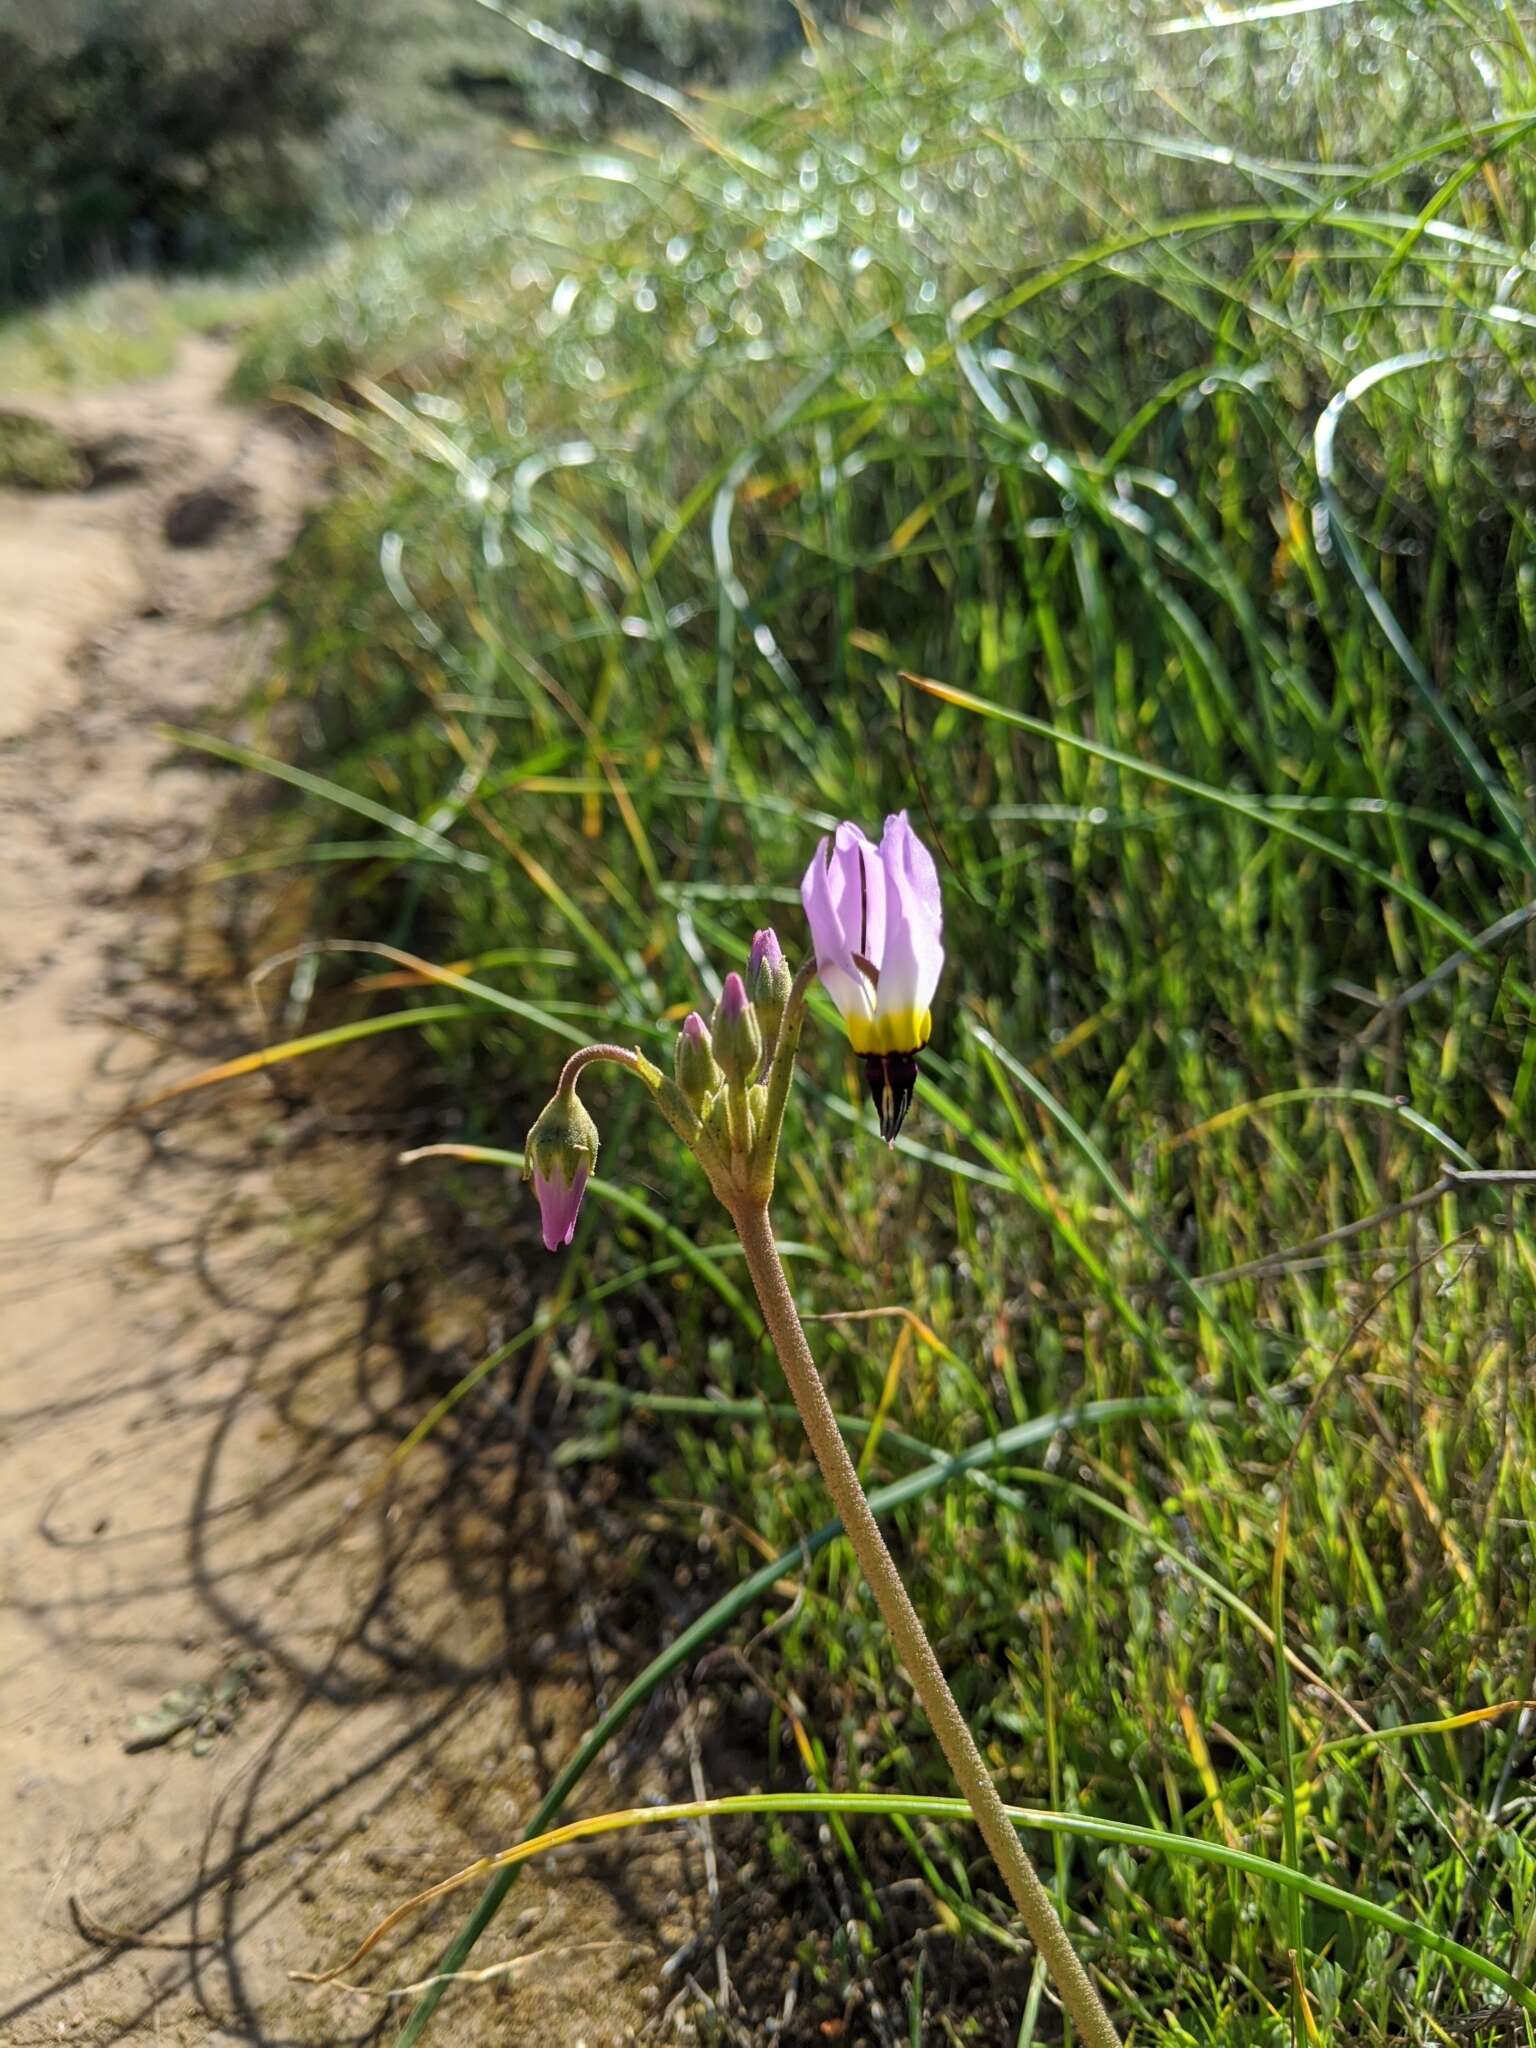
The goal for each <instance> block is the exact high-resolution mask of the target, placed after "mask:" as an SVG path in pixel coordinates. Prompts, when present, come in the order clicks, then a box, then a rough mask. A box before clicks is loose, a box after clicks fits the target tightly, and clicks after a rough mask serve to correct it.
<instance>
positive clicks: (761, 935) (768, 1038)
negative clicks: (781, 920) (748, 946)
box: [747, 925, 794, 1054]
mask: <svg viewBox="0 0 1536 2048" xmlns="http://www.w3.org/2000/svg"><path fill="white" fill-rule="evenodd" d="M793 981H794V976H793V975H792V974H791V973H790V971H789V962H788V961H787V960H786V959H785V958H784V948H783V947H782V946H781V945H780V944H779V935H778V933H777V932H776V931H775V930H774V929H773V927H772V926H771V925H769V926H767V927H765V928H764V929H763V930H762V931H760V932H758V933H756V934H755V936H754V937H753V940H752V951H751V953H750V955H749V956H748V959H747V993H748V994H749V995H750V996H751V998H752V1007H753V1009H754V1010H755V1011H756V1012H757V1024H758V1029H759V1030H760V1031H761V1032H762V1034H763V1051H764V1053H765V1054H767V1053H771V1052H772V1050H773V1047H774V1042H775V1040H776V1039H777V1038H778V1035H779V1026H780V1025H781V1024H782V1023H783V1021H784V1011H785V1009H786V1007H787V1006H788V1003H789V991H790V987H791V985H792V983H793Z"/></svg>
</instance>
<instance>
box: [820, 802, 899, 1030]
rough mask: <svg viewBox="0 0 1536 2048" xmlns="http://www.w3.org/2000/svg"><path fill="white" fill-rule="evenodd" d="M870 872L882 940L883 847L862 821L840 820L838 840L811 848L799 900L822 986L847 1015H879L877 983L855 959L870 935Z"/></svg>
mask: <svg viewBox="0 0 1536 2048" xmlns="http://www.w3.org/2000/svg"><path fill="white" fill-rule="evenodd" d="M861 859H862V863H863V869H864V882H863V884H862V886H861V882H860V873H859V868H860V861H861ZM870 878H874V891H875V893H876V896H877V899H878V914H879V930H880V935H881V940H882V942H883V940H884V932H885V875H884V871H883V869H882V868H881V865H880V856H879V850H878V848H876V847H873V846H871V845H870V843H869V841H868V840H867V839H865V837H864V835H863V833H862V832H860V830H859V828H858V827H857V825H840V826H839V827H838V829H837V837H836V839H835V840H830V839H823V840H822V842H821V844H820V845H819V846H818V847H817V849H816V851H815V853H813V854H812V856H811V864H810V866H809V867H808V868H807V869H806V871H805V878H804V880H803V881H802V882H801V884H800V901H801V902H802V903H803V904H804V906H805V915H806V920H807V922H808V923H809V925H810V927H811V944H812V945H813V947H814V948H815V950H816V969H817V972H818V973H819V974H820V976H821V982H822V986H823V987H824V988H825V989H826V991H827V994H828V995H829V996H830V997H831V998H832V1000H833V1002H834V1003H836V1005H837V1007H838V1010H839V1011H840V1012H841V1014H842V1015H843V1017H844V1018H848V1017H872V1016H873V1015H874V1009H875V991H874V988H873V986H872V984H871V983H870V981H869V978H868V976H867V975H865V974H864V973H863V972H862V971H861V970H860V969H859V968H858V967H856V966H855V965H854V960H853V956H854V954H855V953H856V952H858V951H860V950H861V948H860V946H859V943H858V942H859V939H860V937H861V936H865V935H866V933H865V927H866V926H867V924H868V922H869V897H870ZM850 913H851V920H852V929H851V930H850V929H849V917H850ZM870 957H871V958H873V956H870ZM875 964H876V965H878V962H876V963H875Z"/></svg>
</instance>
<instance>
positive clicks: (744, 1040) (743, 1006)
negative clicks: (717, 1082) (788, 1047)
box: [710, 974, 763, 1084]
mask: <svg viewBox="0 0 1536 2048" xmlns="http://www.w3.org/2000/svg"><path fill="white" fill-rule="evenodd" d="M710 1040H711V1043H712V1044H713V1046H714V1051H715V1058H716V1059H717V1060H718V1061H719V1064H720V1071H721V1073H723V1074H724V1076H725V1078H726V1080H727V1081H731V1082H735V1083H737V1084H744V1083H746V1082H748V1081H755V1080H756V1079H757V1070H758V1068H759V1067H760V1066H761V1065H762V1063H763V1034H762V1031H761V1029H760V1027H759V1025H758V1021H757V1013H756V1011H755V1010H754V1009H753V1008H752V1005H751V1004H750V1003H749V1002H748V1001H747V988H746V983H745V982H744V981H743V980H742V978H741V976H740V975H739V974H728V975H727V976H726V977H725V987H724V988H723V989H722V990H721V992H720V1000H719V1002H718V1003H717V1004H716V1005H715V1021H714V1024H713V1026H712V1027H711V1030H710Z"/></svg>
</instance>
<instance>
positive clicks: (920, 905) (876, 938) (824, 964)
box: [800, 811, 944, 1145]
mask: <svg viewBox="0 0 1536 2048" xmlns="http://www.w3.org/2000/svg"><path fill="white" fill-rule="evenodd" d="M800 900H801V902H802V903H803V904H804V905H805V914H806V917H807V919H808V920H809V922H810V927H811V942H812V944H813V945H814V946H815V948H816V971H817V973H818V974H819V975H820V977H821V985H822V987H823V988H824V989H825V990H826V991H827V994H828V995H829V996H830V997H831V998H832V1000H833V1002H834V1003H835V1004H836V1005H837V1007H838V1010H839V1012H840V1013H841V1016H842V1019H843V1026H844V1029H845V1030H846V1031H847V1033H848V1042H849V1044H850V1045H851V1046H852V1047H853V1049H854V1051H855V1052H856V1053H858V1054H859V1055H860V1056H861V1057H862V1059H863V1061H864V1072H865V1076H866V1078H867V1080H868V1082H869V1092H870V1094H871V1096H872V1097H873V1099H874V1103H875V1107H876V1109H877V1110H878V1111H879V1115H880V1135H881V1136H882V1137H883V1138H884V1139H885V1141H886V1143H887V1144H888V1145H891V1144H894V1143H895V1141H896V1134H897V1133H898V1131H900V1129H901V1126H902V1122H903V1120H904V1119H905V1117H906V1114H907V1111H908V1109H909V1108H910V1107H911V1104H912V1095H913V1091H914V1089H915V1088H916V1086H917V1056H918V1054H919V1053H920V1052H921V1051H922V1049H923V1047H924V1046H925V1045H926V1044H927V1043H928V1039H929V1036H930V1034H931V1032H932V1029H933V1017H932V1013H931V1011H930V1008H929V1006H930V1004H931V1003H932V1001H933V995H934V990H935V989H936V988H937V987H938V983H939V973H940V970H941V969H942V967H943V965H944V945H943V940H942V937H941V933H942V930H943V923H944V912H943V906H942V904H941V903H940V901H939V875H938V870H937V868H936V867H935V866H934V864H933V856H932V854H931V853H929V851H928V849H927V847H926V846H924V845H923V843H922V841H921V840H920V839H919V838H918V836H917V834H916V833H915V832H914V831H913V830H912V827H911V825H910V824H909V823H908V822H907V814H906V812H905V811H898V812H897V813H896V814H895V815H894V816H893V817H889V818H887V819H886V821H885V830H884V832H883V833H882V835H881V839H880V844H879V845H878V846H875V845H874V844H873V843H872V842H871V841H870V840H868V839H866V838H865V836H864V834H863V833H862V832H861V831H860V830H859V828H858V826H857V825H850V824H843V825H839V826H838V828H837V831H836V832H835V833H834V834H833V835H832V837H831V838H830V839H823V840H822V842H821V844H820V846H818V847H817V849H816V852H815V853H814V855H813V856H812V858H811V864H810V866H809V867H808V868H807V869H806V871H805V879H804V881H803V882H802V883H801V884H800Z"/></svg>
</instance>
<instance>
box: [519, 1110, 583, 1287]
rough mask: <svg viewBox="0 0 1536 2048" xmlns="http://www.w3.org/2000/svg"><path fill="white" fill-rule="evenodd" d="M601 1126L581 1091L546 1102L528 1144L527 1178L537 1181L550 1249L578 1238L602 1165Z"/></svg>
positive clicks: (546, 1244)
mask: <svg viewBox="0 0 1536 2048" xmlns="http://www.w3.org/2000/svg"><path fill="white" fill-rule="evenodd" d="M597 1146H598V1136H597V1125H596V1124H595V1123H593V1121H592V1119H591V1117H590V1116H588V1114H587V1112H586V1110H585V1108H584V1107H583V1106H582V1103H581V1100H580V1098H579V1097H578V1096H577V1093H576V1090H575V1089H574V1088H573V1087H572V1088H566V1089H564V1090H561V1091H560V1092H558V1093H557V1094H555V1095H554V1096H553V1097H552V1099H551V1100H550V1101H548V1102H547V1103H545V1105H544V1107H543V1109H541V1110H540V1112H539V1114H538V1117H537V1118H536V1120H535V1122H534V1126H533V1129H532V1130H531V1131H530V1132H529V1133H528V1136H527V1139H526V1141H525V1143H524V1145H523V1179H524V1180H525V1181H528V1180H531V1181H532V1182H533V1192H534V1194H535V1195H536V1196H537V1197H538V1202H539V1214H540V1217H541V1218H542V1220H543V1224H544V1249H545V1250H546V1251H550V1252H557V1251H559V1250H560V1249H561V1247H562V1246H563V1245H568V1244H569V1243H570V1241H571V1239H572V1238H573V1237H574V1236H575V1235H576V1218H577V1217H578V1216H579V1215H580V1213H581V1198H582V1196H583V1195H584V1194H585V1193H586V1191H587V1180H588V1178H589V1176H590V1174H591V1172H592V1169H593V1167H594V1166H595V1165H596V1164H597Z"/></svg>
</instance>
